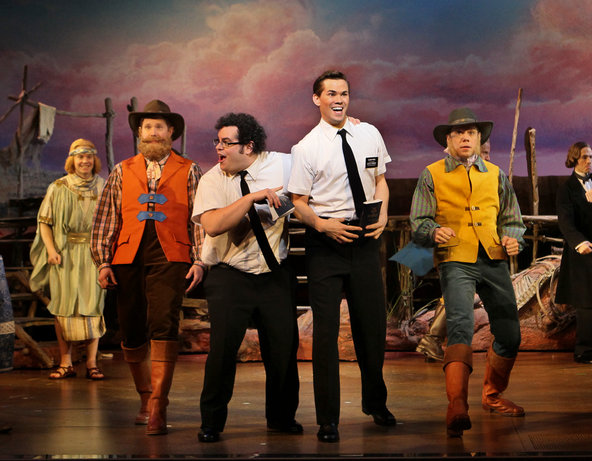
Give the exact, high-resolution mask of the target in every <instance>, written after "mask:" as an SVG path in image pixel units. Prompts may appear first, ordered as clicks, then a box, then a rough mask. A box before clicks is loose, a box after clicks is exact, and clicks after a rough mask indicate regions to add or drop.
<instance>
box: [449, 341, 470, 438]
mask: <svg viewBox="0 0 592 461" xmlns="http://www.w3.org/2000/svg"><path fill="white" fill-rule="evenodd" d="M472 371H473V350H472V349H471V346H467V345H466V344H453V345H451V346H448V347H447V348H446V353H445V354H444V373H445V374H446V396H447V397H448V410H447V411H446V432H447V434H448V437H462V435H463V431H466V430H468V429H470V428H471V418H469V403H468V391H469V375H470V374H471V372H472Z"/></svg>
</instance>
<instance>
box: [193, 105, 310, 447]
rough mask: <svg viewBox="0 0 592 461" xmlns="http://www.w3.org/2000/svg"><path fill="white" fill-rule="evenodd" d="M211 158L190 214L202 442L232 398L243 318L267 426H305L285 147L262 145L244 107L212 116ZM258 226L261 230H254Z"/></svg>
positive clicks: (211, 436)
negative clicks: (256, 353) (252, 337)
mask: <svg viewBox="0 0 592 461" xmlns="http://www.w3.org/2000/svg"><path fill="white" fill-rule="evenodd" d="M216 129H217V130H218V137H217V138H216V139H214V145H215V148H216V153H217V155H218V164H217V165H216V166H215V167H214V168H212V169H211V170H210V171H208V172H207V173H206V174H205V175H204V176H203V177H202V179H201V181H200V184H199V186H198V189H197V194H196V198H195V206H194V209H193V220H194V221H195V222H199V223H201V225H202V226H203V228H204V230H205V232H206V238H205V242H204V245H203V248H202V260H203V262H204V263H205V264H207V265H208V266H209V267H210V269H209V273H208V276H207V277H206V280H205V282H204V289H205V295H206V299H207V301H208V309H209V315H210V323H211V334H210V352H209V354H208V359H207V361H206V368H205V376H204V387H203V390H202V394H201V399H200V410H201V418H202V424H201V431H200V432H199V434H198V439H199V440H200V441H201V442H216V441H218V440H219V438H220V432H222V431H223V429H224V425H225V423H226V418H227V414H228V402H229V401H230V398H231V397H232V391H233V387H234V377H235V373H236V355H237V352H238V349H239V346H240V344H241V342H242V339H243V337H244V334H245V331H246V329H247V326H248V325H249V323H250V322H253V323H254V324H255V326H256V327H257V330H258V333H259V343H260V348H261V357H262V359H263V363H264V365H265V372H266V379H267V382H266V404H265V416H266V418H267V427H268V430H269V431H271V432H283V433H288V434H300V433H302V426H301V425H300V424H299V423H298V422H297V421H296V420H295V419H294V416H295V414H296V408H297V407H298V390H299V379H298V369H297V363H296V352H297V349H298V326H297V323H296V305H295V301H294V299H295V298H294V277H293V273H292V272H291V270H290V269H289V267H288V266H287V264H286V257H287V254H288V248H287V247H288V222H287V219H286V218H285V217H280V218H278V219H277V220H275V221H274V220H273V219H272V217H271V214H270V207H271V206H273V207H276V208H277V207H279V206H280V199H279V197H278V195H277V194H278V193H280V191H281V190H282V189H284V185H286V184H287V181H288V176H289V171H290V160H291V158H290V156H289V155H287V154H280V153H278V152H267V151H265V140H266V134H265V130H264V129H263V127H262V126H261V125H259V123H258V122H257V120H255V118H254V117H253V116H251V115H249V114H234V113H230V114H226V115H224V116H223V117H221V118H220V119H219V120H218V122H217V123H216ZM258 229H259V230H258Z"/></svg>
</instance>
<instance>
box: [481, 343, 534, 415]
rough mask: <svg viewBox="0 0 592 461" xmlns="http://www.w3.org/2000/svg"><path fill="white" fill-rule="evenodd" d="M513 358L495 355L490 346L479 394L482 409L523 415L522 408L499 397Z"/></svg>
mask: <svg viewBox="0 0 592 461" xmlns="http://www.w3.org/2000/svg"><path fill="white" fill-rule="evenodd" d="M515 360H516V357H513V358H506V357H502V356H500V355H497V354H496V353H495V352H494V351H493V348H492V347H490V348H489V350H488V351H487V366H486V368H485V379H484V381H483V393H482V395H481V404H482V405H483V409H485V410H489V411H490V412H496V413H499V414H500V415H503V416H524V408H522V407H520V406H518V405H516V404H515V403H514V402H511V401H510V400H507V399H503V398H501V393H502V392H503V391H505V390H506V388H507V387H508V382H509V381H510V373H511V371H512V367H513V366H514V361H515Z"/></svg>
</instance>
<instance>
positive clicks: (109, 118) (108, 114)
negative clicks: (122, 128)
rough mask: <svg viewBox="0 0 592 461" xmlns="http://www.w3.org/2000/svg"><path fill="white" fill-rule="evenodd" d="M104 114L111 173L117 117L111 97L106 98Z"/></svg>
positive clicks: (108, 163) (106, 147)
mask: <svg viewBox="0 0 592 461" xmlns="http://www.w3.org/2000/svg"><path fill="white" fill-rule="evenodd" d="M104 115H105V119H106V124H107V131H106V132H105V154H106V155H107V168H108V169H109V173H111V171H112V170H113V166H114V164H115V161H114V159H113V119H114V118H115V112H114V111H113V103H112V102H111V98H105V114H104Z"/></svg>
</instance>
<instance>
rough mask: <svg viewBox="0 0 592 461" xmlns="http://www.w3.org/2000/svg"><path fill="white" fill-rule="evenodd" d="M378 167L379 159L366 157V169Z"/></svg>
mask: <svg viewBox="0 0 592 461" xmlns="http://www.w3.org/2000/svg"><path fill="white" fill-rule="evenodd" d="M377 166H378V157H366V168H376V167H377Z"/></svg>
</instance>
